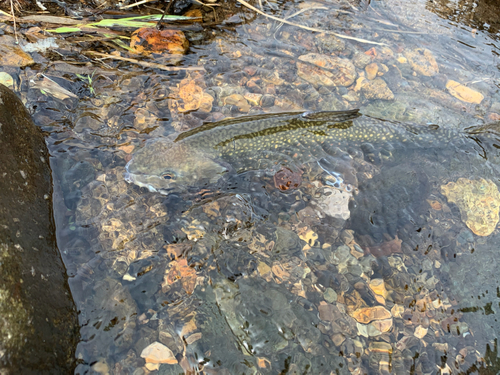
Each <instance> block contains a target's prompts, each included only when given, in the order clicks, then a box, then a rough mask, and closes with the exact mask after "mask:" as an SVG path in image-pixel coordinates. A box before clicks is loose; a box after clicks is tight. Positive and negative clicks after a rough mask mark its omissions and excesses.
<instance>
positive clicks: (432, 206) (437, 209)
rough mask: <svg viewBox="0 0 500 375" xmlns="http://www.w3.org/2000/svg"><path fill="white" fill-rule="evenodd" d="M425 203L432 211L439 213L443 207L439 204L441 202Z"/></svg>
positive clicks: (428, 200) (432, 200)
mask: <svg viewBox="0 0 500 375" xmlns="http://www.w3.org/2000/svg"><path fill="white" fill-rule="evenodd" d="M427 203H429V205H430V206H431V208H432V209H433V210H436V211H441V210H442V209H443V205H442V204H441V202H439V201H437V200H434V199H427Z"/></svg>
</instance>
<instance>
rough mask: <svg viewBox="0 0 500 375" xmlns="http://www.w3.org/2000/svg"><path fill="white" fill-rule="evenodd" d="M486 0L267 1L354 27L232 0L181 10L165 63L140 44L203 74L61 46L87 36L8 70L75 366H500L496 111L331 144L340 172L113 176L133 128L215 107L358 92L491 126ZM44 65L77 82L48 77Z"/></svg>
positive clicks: (408, 113)
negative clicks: (256, 9)
mask: <svg viewBox="0 0 500 375" xmlns="http://www.w3.org/2000/svg"><path fill="white" fill-rule="evenodd" d="M490 3H491V4H490ZM490 3H488V2H487V1H444V0H435V1H424V0H414V1H403V0H398V1H389V0H380V1H377V0H373V1H371V2H370V1H360V2H357V1H354V0H346V1H315V2H306V1H287V2H274V1H271V2H270V3H267V2H265V3H264V4H263V6H264V10H265V11H266V12H268V13H272V14H274V15H276V16H280V17H291V18H289V20H293V22H296V23H300V24H303V25H306V26H308V27H314V28H318V29H324V30H329V31H333V32H335V33H338V34H341V35H344V36H348V37H349V38H350V39H344V38H337V37H335V36H333V35H330V34H327V33H318V32H312V31H308V30H304V29H299V28H297V27H294V26H290V25H281V24H280V23H279V22H276V21H272V20H270V19H268V18H265V17H263V16H260V15H259V16H255V14H254V13H253V12H251V11H249V10H246V9H245V8H244V7H239V8H238V7H236V8H235V9H234V11H233V12H232V14H231V15H230V17H229V16H228V18H227V19H226V20H222V21H221V20H219V22H218V23H214V24H212V25H211V26H204V27H201V26H200V27H196V26H189V27H186V26H184V32H185V34H186V37H187V39H188V40H189V42H190V47H189V49H188V52H187V54H185V55H181V56H180V57H179V56H177V58H176V61H173V60H172V59H171V58H165V57H161V56H154V55H153V56H149V57H144V60H147V61H150V62H155V61H158V62H160V63H162V64H166V65H172V64H173V63H175V64H176V66H180V67H191V68H192V67H194V68H196V67H198V68H200V67H203V68H204V70H180V71H164V70H159V69H153V68H144V67H140V66H137V65H133V64H129V63H126V62H114V61H110V60H106V64H104V63H103V64H102V65H98V64H99V62H98V61H94V62H92V63H90V64H88V65H84V66H76V65H70V64H67V63H66V62H64V61H63V59H62V58H61V56H63V57H64V59H67V60H71V59H78V57H77V56H75V51H76V52H78V51H79V49H82V50H83V49H91V48H93V47H96V46H98V47H99V48H101V46H100V45H99V44H98V42H95V43H94V44H92V43H89V42H88V41H85V42H82V43H81V44H75V47H73V48H74V50H71V48H69V47H67V46H66V47H65V48H64V49H63V50H62V52H61V53H60V54H59V55H60V56H59V55H57V56H55V54H53V55H50V56H48V57H41V56H40V55H38V58H39V65H37V66H34V67H31V68H26V69H24V70H18V71H11V73H12V74H13V75H14V76H15V77H17V78H18V80H19V82H20V83H21V84H20V86H19V87H20V89H21V91H20V92H21V95H22V96H23V98H24V99H25V100H26V102H27V105H28V106H29V108H31V110H32V113H33V116H34V119H35V122H36V123H37V125H39V126H40V127H42V129H43V130H44V131H45V132H46V134H47V143H48V146H49V151H50V153H51V155H52V158H51V166H52V169H53V180H54V185H55V188H54V207H55V218H56V224H57V238H58V245H59V248H60V250H61V253H62V256H63V260H64V262H65V264H66V267H67V270H68V274H69V277H70V281H69V282H70V287H71V290H72V293H73V297H74V299H75V303H76V305H77V308H78V310H79V318H80V324H81V341H80V344H79V345H78V348H77V356H78V359H79V365H78V367H77V370H76V373H78V374H134V375H139V374H148V373H152V374H155V373H158V374H195V373H203V374H235V375H236V374H299V373H300V374H337V373H339V374H340V373H341V374H365V373H369V374H379V373H394V374H404V373H415V374H436V373H438V374H462V373H463V374H466V373H467V374H470V373H481V374H496V373H498V372H499V371H500V355H499V353H498V350H497V338H498V336H499V335H500V322H498V318H499V316H500V315H499V314H500V272H498V268H499V266H500V252H499V251H500V250H499V247H500V234H499V231H498V229H496V224H497V223H496V222H495V218H496V221H498V206H499V205H500V194H499V193H498V185H499V184H500V170H499V169H500V164H498V163H499V154H498V153H499V151H498V146H497V145H498V144H500V143H498V141H497V139H496V134H495V130H496V127H495V126H492V127H491V128H490V130H491V131H492V132H489V133H487V132H484V131H483V132H482V133H481V134H479V135H477V136H476V135H474V136H470V137H469V136H465V135H464V136H463V137H462V136H457V137H458V138H457V139H456V140H450V141H449V142H446V143H442V144H440V145H439V146H438V147H426V145H418V146H416V145H413V146H412V145H410V146H408V147H407V148H401V147H400V146H399V145H395V144H391V143H390V142H389V143H387V144H384V145H382V146H379V145H370V144H363V145H354V144H352V145H348V146H346V147H341V148H340V149H337V150H334V152H333V156H332V160H333V161H334V165H333V166H332V168H331V169H329V168H325V167H324V166H321V165H319V164H318V163H309V164H304V165H301V166H300V172H301V176H300V181H301V182H300V186H299V187H298V188H296V189H288V188H286V189H283V188H281V189H280V184H279V183H277V182H276V181H277V177H276V176H277V174H276V173H277V172H279V171H277V169H279V168H276V166H273V165H272V163H271V166H269V165H268V166H263V167H262V168H259V169H253V170H249V171H246V172H244V173H239V174H236V173H233V174H229V175H227V176H225V177H224V179H223V180H222V181H219V182H218V183H217V184H214V185H207V186H191V187H190V188H189V189H188V190H187V191H184V192H181V193H172V194H169V195H167V196H165V195H162V194H159V193H155V192H151V191H148V189H146V188H140V187H138V186H135V185H133V184H129V183H127V182H126V181H125V179H124V173H125V165H126V164H127V162H129V161H130V159H131V158H132V157H133V155H134V152H136V151H137V150H138V149H140V148H142V147H144V145H145V144H146V141H148V140H151V139H155V138H162V137H166V136H168V135H170V134H172V133H174V132H180V131H185V130H189V129H192V128H195V127H198V126H201V125H202V124H203V122H204V121H205V122H206V121H217V120H220V119H222V118H224V117H237V116H244V115H256V114H261V113H277V112H284V111H291V110H304V111H316V110H329V111H340V110H347V109H354V108H359V109H360V111H361V112H362V113H363V114H365V115H369V116H372V117H374V118H380V119H384V120H393V121H395V122H396V123H397V122H412V123H416V124H421V125H422V126H431V127H435V126H436V125H437V126H439V127H442V128H449V129H454V130H456V131H457V134H465V133H464V132H465V131H466V129H467V128H470V127H474V126H481V125H484V124H489V123H495V122H497V121H499V120H500V78H499V73H500V72H499V67H500V59H499V56H500V49H499V42H498V37H499V34H498V30H499V22H498V20H499V19H500V17H499V16H500V7H498V5H494V4H492V2H490ZM226 5H227V4H223V6H226ZM195 7H199V6H198V5H196V6H195ZM200 9H201V11H202V13H203V14H204V15H205V14H210V13H211V12H213V10H212V9H211V8H207V7H200ZM299 11H300V13H299V14H297V12H299ZM181 28H182V27H181ZM360 39H362V40H363V41H360ZM370 42H375V43H370ZM107 46H108V47H109V45H107ZM108 47H107V48H108ZM108 52H110V50H108ZM122 53H123V51H122ZM304 61H305V62H304ZM329 64H331V65H329ZM316 65H320V66H322V67H323V68H318V67H317V66H316ZM325 67H326V68H325ZM41 72H43V74H44V75H45V76H46V77H50V78H51V79H53V80H54V81H56V82H57V83H58V84H60V85H62V86H63V87H66V88H67V89H68V90H70V91H71V92H73V93H74V94H76V95H77V96H78V98H75V99H72V98H67V99H64V100H62V99H60V98H57V97H56V96H55V95H53V94H51V92H50V91H47V90H42V91H41V90H40V89H39V88H37V85H36V84H34V83H36V82H40V81H41V80H43V77H41V76H40V75H37V74H38V73H41ZM77 74H79V76H77ZM82 76H87V77H91V80H88V79H87V80H85V79H82V78H81V77H82ZM271 159H272V157H271ZM278 176H279V175H278ZM495 209H496V210H497V211H495ZM495 212H496V216H495ZM154 350H156V356H155V355H153V354H152V353H153V352H154Z"/></svg>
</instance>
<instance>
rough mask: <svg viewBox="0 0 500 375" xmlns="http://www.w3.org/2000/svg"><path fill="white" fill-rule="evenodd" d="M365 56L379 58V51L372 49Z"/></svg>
mask: <svg viewBox="0 0 500 375" xmlns="http://www.w3.org/2000/svg"><path fill="white" fill-rule="evenodd" d="M365 55H368V56H377V50H376V49H375V47H372V48H370V49H369V50H368V51H366V52H365Z"/></svg>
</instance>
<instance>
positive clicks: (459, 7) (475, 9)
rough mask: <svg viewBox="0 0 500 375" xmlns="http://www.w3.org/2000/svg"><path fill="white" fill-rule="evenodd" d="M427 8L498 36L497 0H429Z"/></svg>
mask: <svg viewBox="0 0 500 375" xmlns="http://www.w3.org/2000/svg"><path fill="white" fill-rule="evenodd" d="M426 8H427V9H428V10H430V11H431V12H434V13H436V14H437V15H439V16H440V17H443V18H444V19H448V20H451V21H454V22H458V23H461V24H464V25H465V26H468V27H471V28H476V29H478V30H484V31H488V32H489V33H490V35H496V36H498V32H499V31H500V8H499V7H498V2H497V1H495V0H452V1H450V0H429V1H428V2H427V5H426Z"/></svg>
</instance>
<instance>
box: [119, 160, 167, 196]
mask: <svg viewBox="0 0 500 375" xmlns="http://www.w3.org/2000/svg"><path fill="white" fill-rule="evenodd" d="M130 163H131V161H129V162H128V163H127V165H125V171H126V172H125V173H124V174H123V178H124V180H125V181H127V182H128V183H129V184H134V185H137V186H139V187H145V188H146V189H148V190H149V191H150V192H151V193H160V194H163V195H168V194H169V193H170V192H172V190H174V188H164V187H161V188H160V187H159V188H156V187H154V186H153V185H151V184H150V183H147V182H142V181H141V180H142V179H143V178H144V177H145V176H146V175H144V174H136V173H131V172H130V171H129V166H130Z"/></svg>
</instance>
